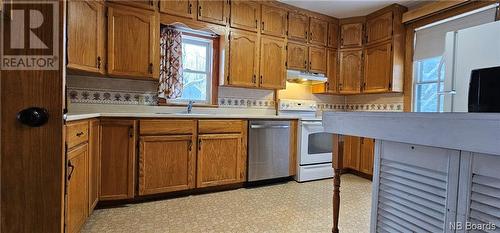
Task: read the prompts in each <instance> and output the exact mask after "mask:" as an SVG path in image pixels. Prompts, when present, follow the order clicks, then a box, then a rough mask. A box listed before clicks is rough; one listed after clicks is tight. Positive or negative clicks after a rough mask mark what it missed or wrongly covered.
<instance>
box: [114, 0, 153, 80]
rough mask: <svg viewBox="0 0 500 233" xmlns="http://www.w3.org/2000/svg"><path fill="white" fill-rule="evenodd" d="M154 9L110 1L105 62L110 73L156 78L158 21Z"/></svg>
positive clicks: (120, 75)
mask: <svg viewBox="0 0 500 233" xmlns="http://www.w3.org/2000/svg"><path fill="white" fill-rule="evenodd" d="M157 20H158V15H157V13H155V12H153V11H149V10H141V9H137V8H132V7H127V6H121V5H117V4H112V5H111V4H109V6H108V62H107V70H108V74H109V75H110V76H118V77H139V78H144V77H145V78H152V79H157V78H158V76H159V68H158V67H159V66H158V64H159V25H158V22H157Z"/></svg>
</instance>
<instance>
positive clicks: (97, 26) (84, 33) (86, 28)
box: [68, 1, 106, 73]
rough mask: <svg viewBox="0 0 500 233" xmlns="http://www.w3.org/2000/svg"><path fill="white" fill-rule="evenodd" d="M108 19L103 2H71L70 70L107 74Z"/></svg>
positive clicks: (69, 8) (69, 13)
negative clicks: (106, 35) (105, 65)
mask: <svg viewBox="0 0 500 233" xmlns="http://www.w3.org/2000/svg"><path fill="white" fill-rule="evenodd" d="M105 17H106V16H105V9H104V5H103V4H102V3H100V2H97V1H69V2H68V68H70V69H75V70H81V71H87V72H94V73H104V71H105V70H104V63H105V62H106V61H105V60H104V59H105V50H104V43H105V42H104V41H105V37H104V33H105V32H104V30H105V28H106V26H105Z"/></svg>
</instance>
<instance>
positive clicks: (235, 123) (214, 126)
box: [198, 120, 244, 134]
mask: <svg viewBox="0 0 500 233" xmlns="http://www.w3.org/2000/svg"><path fill="white" fill-rule="evenodd" d="M243 122H244V121H242V120H199V121H198V133H199V134H204V133H241V131H242V127H243V124H244V123H243Z"/></svg>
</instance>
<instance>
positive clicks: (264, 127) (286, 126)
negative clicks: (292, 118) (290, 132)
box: [250, 125, 290, 129]
mask: <svg viewBox="0 0 500 233" xmlns="http://www.w3.org/2000/svg"><path fill="white" fill-rule="evenodd" d="M250 128H251V129H288V128H290V126H288V125H250Z"/></svg>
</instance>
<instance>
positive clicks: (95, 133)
mask: <svg viewBox="0 0 500 233" xmlns="http://www.w3.org/2000/svg"><path fill="white" fill-rule="evenodd" d="M100 182H101V124H100V121H99V120H98V119H93V120H90V121H89V214H90V213H92V211H93V210H94V208H95V206H96V205H97V202H98V201H99V189H100V187H101V183H100Z"/></svg>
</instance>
